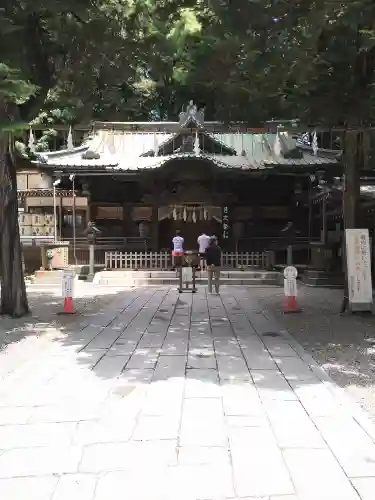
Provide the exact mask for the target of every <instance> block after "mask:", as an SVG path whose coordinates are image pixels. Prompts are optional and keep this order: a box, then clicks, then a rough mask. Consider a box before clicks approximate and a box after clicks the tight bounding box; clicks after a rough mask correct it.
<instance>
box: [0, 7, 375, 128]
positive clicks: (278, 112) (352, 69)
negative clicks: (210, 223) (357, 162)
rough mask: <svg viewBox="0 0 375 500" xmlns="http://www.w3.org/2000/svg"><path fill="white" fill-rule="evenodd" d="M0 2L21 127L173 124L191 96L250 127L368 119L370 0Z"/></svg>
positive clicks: (2, 42) (2, 39)
mask: <svg viewBox="0 0 375 500" xmlns="http://www.w3.org/2000/svg"><path fill="white" fill-rule="evenodd" d="M3 4H4V7H3V11H2V14H3V15H2V16H1V19H0V60H2V61H3V62H4V63H3V64H4V65H5V67H7V68H18V73H17V74H14V73H13V74H12V75H11V74H10V73H9V76H8V77H7V78H8V80H9V82H8V87H7V88H8V90H7V92H8V94H9V96H12V99H14V101H15V102H16V103H17V105H18V110H19V116H20V117H21V119H25V120H27V121H30V120H35V122H37V123H42V124H45V125H52V124H53V123H73V122H85V123H87V122H89V121H90V120H93V119H99V120H149V119H155V120H162V119H176V116H177V114H178V113H179V111H180V110H181V107H182V106H183V105H186V103H187V102H188V101H189V100H190V99H194V100H195V102H196V103H197V104H198V106H203V105H204V106H205V107H206V117H207V119H211V120H213V119H218V118H219V119H223V120H241V121H247V122H249V123H251V124H253V125H256V124H257V123H261V122H263V121H264V120H268V119H271V118H273V117H277V118H291V117H294V116H299V117H300V118H301V119H302V120H303V121H305V122H311V123H325V124H339V123H340V124H345V123H353V124H354V123H358V122H362V123H368V122H372V121H373V119H374V117H373V110H374V109H375V106H374V105H373V104H375V103H374V87H373V80H374V78H373V77H374V61H375V54H374V53H375V48H374V47H375V35H374V26H375V5H374V3H373V2H372V1H370V0H344V1H342V2H326V1H323V0H315V1H314V2H311V1H310V0H277V1H274V0H195V1H192V0H180V1H179V2H177V0H158V1H156V0H147V1H145V0H124V1H123V0H99V1H98V2H92V1H91V0H76V1H74V2H73V1H72V0H67V1H64V2H63V1H62V0H50V1H49V2H48V3H47V2H45V0H34V1H31V0H21V1H20V2H14V1H12V0H4V2H3ZM0 71H1V70H0ZM3 71H4V70H3ZM12 82H13V83H12ZM22 82H23V83H22ZM27 82H30V84H29V83H27ZM9 85H10V86H9ZM22 85H23V86H22ZM0 91H1V87H0Z"/></svg>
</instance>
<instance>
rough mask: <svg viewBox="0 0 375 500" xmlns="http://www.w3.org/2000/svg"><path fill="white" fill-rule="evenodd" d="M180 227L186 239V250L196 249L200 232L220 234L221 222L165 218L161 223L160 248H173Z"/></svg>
mask: <svg viewBox="0 0 375 500" xmlns="http://www.w3.org/2000/svg"><path fill="white" fill-rule="evenodd" d="M177 229H180V231H181V236H182V237H183V238H184V240H185V250H196V249H197V246H198V245H197V239H198V236H199V235H200V234H202V233H203V232H205V233H206V234H208V235H209V236H211V235H213V234H215V235H216V236H219V235H220V230H221V229H220V223H219V222H217V221H215V220H208V221H197V222H185V221H180V220H177V221H176V220H174V219H164V220H162V221H160V223H159V248H160V249H161V250H164V249H166V250H171V249H172V238H173V237H174V236H175V234H176V230H177Z"/></svg>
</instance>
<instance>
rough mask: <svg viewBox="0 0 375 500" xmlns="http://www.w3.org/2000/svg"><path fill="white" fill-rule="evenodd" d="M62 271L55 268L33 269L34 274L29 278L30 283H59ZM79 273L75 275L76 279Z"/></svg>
mask: <svg viewBox="0 0 375 500" xmlns="http://www.w3.org/2000/svg"><path fill="white" fill-rule="evenodd" d="M63 274H64V271H62V270H56V269H54V270H53V271H35V274H34V276H33V277H32V278H31V283H33V284H38V285H39V284H40V285H56V284H60V283H61V280H62V277H63ZM78 277H79V275H78V274H77V275H76V276H75V279H78Z"/></svg>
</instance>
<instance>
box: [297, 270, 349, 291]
mask: <svg viewBox="0 0 375 500" xmlns="http://www.w3.org/2000/svg"><path fill="white" fill-rule="evenodd" d="M301 281H302V283H303V284H304V285H306V286H311V287H316V288H343V286H344V274H343V273H331V272H326V271H316V270H312V269H309V270H307V271H305V272H304V273H303V275H302V279H301Z"/></svg>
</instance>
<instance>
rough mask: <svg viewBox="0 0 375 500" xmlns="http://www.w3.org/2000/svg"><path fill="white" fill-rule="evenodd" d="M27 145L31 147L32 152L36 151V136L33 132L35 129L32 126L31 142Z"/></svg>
mask: <svg viewBox="0 0 375 500" xmlns="http://www.w3.org/2000/svg"><path fill="white" fill-rule="evenodd" d="M27 146H28V148H29V149H30V151H31V153H35V137H34V134H33V129H32V128H31V127H30V132H29V142H28V144H27Z"/></svg>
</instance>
